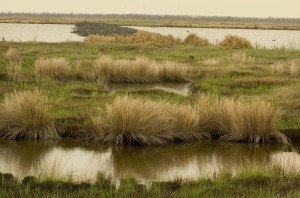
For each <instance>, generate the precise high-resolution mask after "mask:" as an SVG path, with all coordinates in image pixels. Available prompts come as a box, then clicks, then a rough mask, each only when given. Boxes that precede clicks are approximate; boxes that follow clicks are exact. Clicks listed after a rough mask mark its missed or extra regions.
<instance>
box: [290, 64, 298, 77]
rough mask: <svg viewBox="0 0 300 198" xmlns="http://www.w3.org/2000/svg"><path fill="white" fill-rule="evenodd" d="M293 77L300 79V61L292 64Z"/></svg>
mask: <svg viewBox="0 0 300 198" xmlns="http://www.w3.org/2000/svg"><path fill="white" fill-rule="evenodd" d="M291 76H292V77H296V78H300V60H296V61H293V62H292V63H291Z"/></svg>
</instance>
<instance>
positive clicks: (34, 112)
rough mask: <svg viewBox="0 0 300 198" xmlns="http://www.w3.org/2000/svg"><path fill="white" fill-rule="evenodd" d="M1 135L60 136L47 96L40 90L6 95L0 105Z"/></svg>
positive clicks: (45, 137) (31, 137)
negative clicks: (50, 111)
mask: <svg viewBox="0 0 300 198" xmlns="http://www.w3.org/2000/svg"><path fill="white" fill-rule="evenodd" d="M0 136H1V137H3V138H7V139H53V138H58V134H57V132H56V129H55V126H54V121H53V119H52V118H51V115H50V113H49V106H48V105H47V99H46V97H45V96H44V95H43V94H42V93H41V92H39V91H21V92H15V93H12V94H8V95H6V97H5V99H4V101H3V103H2V104H1V107H0Z"/></svg>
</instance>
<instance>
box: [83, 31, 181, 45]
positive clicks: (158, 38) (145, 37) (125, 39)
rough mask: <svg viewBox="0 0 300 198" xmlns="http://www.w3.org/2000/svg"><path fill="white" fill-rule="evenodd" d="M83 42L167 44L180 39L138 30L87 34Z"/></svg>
mask: <svg viewBox="0 0 300 198" xmlns="http://www.w3.org/2000/svg"><path fill="white" fill-rule="evenodd" d="M84 41H85V42H90V43H95V42H119V43H157V44H168V45H179V44H180V43H181V40H180V39H179V38H175V37H174V36H172V35H161V34H159V33H152V32H146V31H138V32H136V33H134V34H132V35H126V36H124V35H110V36H104V35H89V36H87V37H86V38H85V39H84Z"/></svg>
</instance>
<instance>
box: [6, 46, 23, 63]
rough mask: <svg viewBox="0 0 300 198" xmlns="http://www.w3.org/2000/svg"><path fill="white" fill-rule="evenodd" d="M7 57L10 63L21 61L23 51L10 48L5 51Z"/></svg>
mask: <svg viewBox="0 0 300 198" xmlns="http://www.w3.org/2000/svg"><path fill="white" fill-rule="evenodd" d="M5 59H6V60H7V61H8V62H10V63H11V62H20V61H21V53H20V51H19V50H18V49H15V48H10V49H9V50H7V52H6V53H5Z"/></svg>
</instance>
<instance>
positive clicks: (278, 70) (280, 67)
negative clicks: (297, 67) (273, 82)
mask: <svg viewBox="0 0 300 198" xmlns="http://www.w3.org/2000/svg"><path fill="white" fill-rule="evenodd" d="M288 66H289V64H288V63H286V62H283V61H277V62H275V63H274V64H272V65H271V71H272V72H273V73H274V74H283V73H286V72H288Z"/></svg>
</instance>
